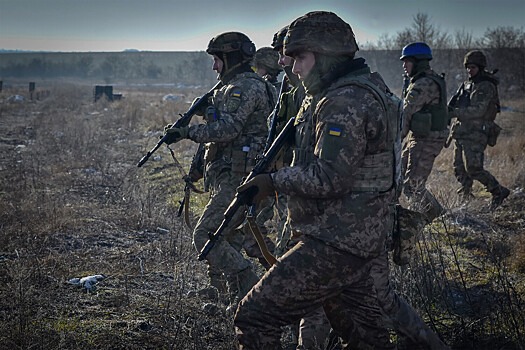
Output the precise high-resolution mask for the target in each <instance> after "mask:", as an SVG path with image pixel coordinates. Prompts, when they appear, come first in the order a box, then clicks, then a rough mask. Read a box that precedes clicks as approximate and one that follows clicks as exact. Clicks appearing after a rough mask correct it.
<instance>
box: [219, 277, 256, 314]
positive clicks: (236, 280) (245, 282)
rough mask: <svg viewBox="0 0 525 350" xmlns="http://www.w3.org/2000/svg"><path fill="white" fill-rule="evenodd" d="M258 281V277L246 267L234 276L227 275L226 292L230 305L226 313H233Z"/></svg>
mask: <svg viewBox="0 0 525 350" xmlns="http://www.w3.org/2000/svg"><path fill="white" fill-rule="evenodd" d="M258 281H259V277H257V275H256V274H255V272H254V271H253V270H252V268H251V267H248V268H246V269H244V270H242V271H239V272H238V273H236V274H232V275H228V276H227V282H228V290H229V294H230V305H229V306H228V307H227V308H226V311H235V310H236V309H237V305H238V304H239V302H240V301H241V300H242V298H244V296H245V295H246V294H248V292H249V291H250V289H252V287H253V286H254V285H255V284H256V283H257V282H258Z"/></svg>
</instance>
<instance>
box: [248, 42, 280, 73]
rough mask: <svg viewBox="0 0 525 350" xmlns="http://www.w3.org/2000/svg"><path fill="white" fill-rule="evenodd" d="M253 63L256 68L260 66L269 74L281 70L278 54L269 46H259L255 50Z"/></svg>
mask: <svg viewBox="0 0 525 350" xmlns="http://www.w3.org/2000/svg"><path fill="white" fill-rule="evenodd" d="M253 65H254V66H255V67H256V68H258V67H262V68H264V69H266V70H267V71H268V73H270V74H271V75H277V74H278V73H279V71H280V70H281V66H279V54H278V53H277V51H275V50H274V49H272V48H271V47H261V48H260V49H258V50H257V51H255V56H254V57H253Z"/></svg>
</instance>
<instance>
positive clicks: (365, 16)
mask: <svg viewBox="0 0 525 350" xmlns="http://www.w3.org/2000/svg"><path fill="white" fill-rule="evenodd" d="M314 10H325V11H333V12H335V13H337V14H338V15H339V16H340V17H341V18H343V19H344V20H345V21H347V22H348V23H350V25H351V26H352V28H353V29H354V32H355V34H356V38H357V41H358V42H359V43H362V44H363V43H366V42H367V41H368V42H376V41H377V39H378V37H379V36H380V35H381V34H385V33H390V34H391V35H394V34H395V33H397V32H398V31H400V30H402V29H404V28H406V27H408V26H410V25H411V24H412V22H413V17H414V15H415V14H417V13H418V12H421V13H425V14H427V15H429V17H430V21H431V23H432V24H434V25H435V26H436V27H438V28H439V29H440V30H441V31H444V32H449V33H450V34H453V33H454V32H455V31H457V30H463V29H464V30H465V31H466V32H467V33H471V34H472V35H473V36H474V37H475V38H477V37H480V36H482V35H483V34H484V33H485V31H486V29H487V28H495V27H498V26H511V27H516V28H523V27H525V0H318V1H308V0H258V1H253V0H236V1H233V0H214V1H209V0H0V49H19V50H45V51H122V50H125V49H138V50H149V51H201V50H205V49H206V46H207V44H208V41H209V40H210V38H211V37H213V36H215V35H216V34H218V33H221V32H225V31H242V32H244V33H245V34H247V35H248V36H249V37H250V38H251V39H252V40H253V41H254V43H255V45H256V46H257V47H262V46H269V45H270V44H271V40H272V37H273V34H274V33H275V32H276V31H277V30H278V29H280V28H282V27H283V26H285V25H287V24H289V23H290V22H291V21H292V20H293V19H295V18H297V17H299V16H301V15H303V14H305V13H306V12H309V11H314Z"/></svg>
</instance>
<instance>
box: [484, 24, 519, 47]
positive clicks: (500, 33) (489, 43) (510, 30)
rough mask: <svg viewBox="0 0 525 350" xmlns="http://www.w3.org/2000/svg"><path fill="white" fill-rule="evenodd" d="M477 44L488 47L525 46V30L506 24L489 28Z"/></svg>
mask: <svg viewBox="0 0 525 350" xmlns="http://www.w3.org/2000/svg"><path fill="white" fill-rule="evenodd" d="M477 44H478V46H480V47H485V48H488V49H501V48H525V31H524V30H523V28H514V27H505V26H501V27H496V28H493V29H492V28H488V29H487V31H486V32H485V35H484V36H483V37H482V38H481V39H479V40H478V42H477Z"/></svg>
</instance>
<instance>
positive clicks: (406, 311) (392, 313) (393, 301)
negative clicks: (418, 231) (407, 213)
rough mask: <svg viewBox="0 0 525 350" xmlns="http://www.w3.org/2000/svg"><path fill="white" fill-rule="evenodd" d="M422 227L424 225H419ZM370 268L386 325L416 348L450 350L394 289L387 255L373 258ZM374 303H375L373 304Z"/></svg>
mask: <svg viewBox="0 0 525 350" xmlns="http://www.w3.org/2000/svg"><path fill="white" fill-rule="evenodd" d="M419 227H420V228H422V226H419ZM371 263H372V267H371V270H370V275H371V278H372V280H373V282H374V289H375V291H376V297H377V301H375V303H378V304H379V307H380V308H381V309H382V310H383V312H384V314H385V315H387V316H388V317H386V318H385V320H384V321H385V325H388V328H393V329H395V330H396V332H398V333H400V334H401V336H404V337H406V338H408V340H409V341H410V342H411V345H412V346H413V347H414V348H419V347H421V346H424V347H426V348H428V349H431V350H446V349H448V350H450V348H449V347H448V346H447V345H446V344H445V343H443V341H441V339H440V338H439V337H438V335H437V334H436V333H435V332H434V331H432V330H431V329H430V328H429V327H428V326H427V325H426V324H425V322H424V321H423V319H422V318H421V317H420V316H419V315H418V314H417V312H416V311H415V310H414V309H413V308H412V306H410V305H409V304H408V303H407V302H406V301H405V300H403V299H402V298H400V297H399V296H398V295H397V294H396V292H395V291H394V290H393V288H392V285H391V284H390V282H389V272H388V271H389V267H388V259H387V257H386V256H385V255H383V256H380V257H378V258H376V259H373V261H372V262H371ZM371 305H374V304H371Z"/></svg>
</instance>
